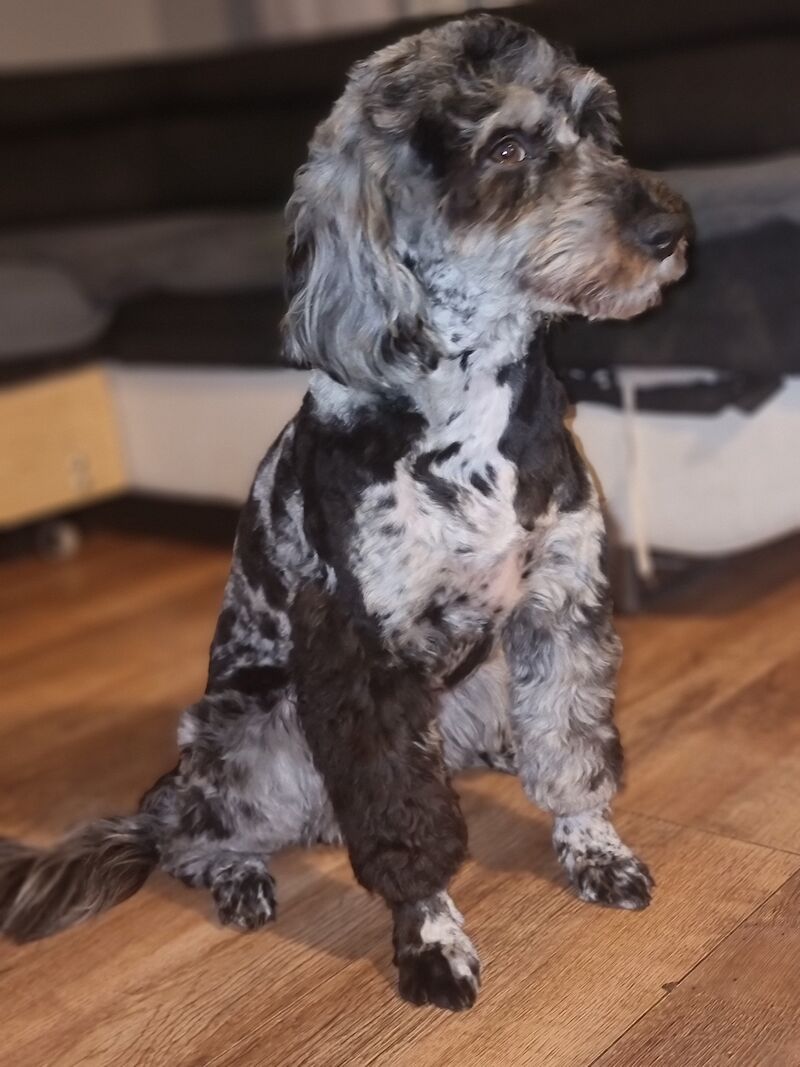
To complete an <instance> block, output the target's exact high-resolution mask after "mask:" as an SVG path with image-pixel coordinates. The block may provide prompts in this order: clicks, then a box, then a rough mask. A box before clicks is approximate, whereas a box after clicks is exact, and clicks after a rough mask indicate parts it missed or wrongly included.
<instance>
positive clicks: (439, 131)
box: [285, 15, 689, 382]
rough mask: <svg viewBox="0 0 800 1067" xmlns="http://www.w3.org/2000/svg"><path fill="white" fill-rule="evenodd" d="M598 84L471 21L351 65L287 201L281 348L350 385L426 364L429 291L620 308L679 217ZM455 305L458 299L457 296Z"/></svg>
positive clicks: (636, 305) (531, 36) (656, 266)
mask: <svg viewBox="0 0 800 1067" xmlns="http://www.w3.org/2000/svg"><path fill="white" fill-rule="evenodd" d="M617 124H618V113H617V104H616V97H615V94H614V91H613V89H612V88H611V86H610V85H609V84H608V83H607V82H606V81H605V80H604V79H603V78H602V77H601V76H600V75H598V74H597V73H596V72H595V71H592V70H590V69H588V68H586V67H582V66H580V65H578V64H577V63H576V62H575V61H574V60H573V59H572V58H571V57H570V56H568V55H566V54H565V53H564V52H562V51H559V50H557V49H555V48H554V47H553V46H551V45H550V44H549V43H548V42H546V41H545V40H543V39H542V38H541V37H539V36H538V35H537V34H536V33H534V32H533V31H531V30H529V29H526V28H524V27H522V26H518V25H516V24H515V23H512V22H509V21H507V20H505V19H499V18H495V17H492V16H489V15H482V16H478V17H474V18H466V19H462V20H459V21H457V22H450V23H447V24H446V25H444V26H441V27H439V28H437V29H434V30H428V31H426V32H424V33H422V34H419V35H418V36H415V37H409V38H407V39H405V40H402V41H400V42H399V43H398V44H396V45H393V46H392V47H390V48H386V49H384V50H382V51H380V52H378V53H376V54H375V55H374V56H372V57H371V58H370V59H368V60H366V61H365V62H363V63H359V64H357V65H356V67H355V68H354V69H353V71H352V72H351V76H350V80H349V82H348V85H347V88H346V90H345V92H344V94H343V96H342V97H341V99H340V100H339V102H338V103H337V105H336V106H335V108H334V110H333V112H332V114H331V116H330V118H329V119H328V120H327V121H326V122H324V123H322V124H321V125H320V127H319V128H318V129H317V131H316V133H315V135H314V138H313V140H312V142H311V146H310V155H309V161H308V163H307V164H306V165H305V166H304V167H302V168H301V169H300V171H299V172H298V174H297V178H296V185H295V192H294V194H293V196H292V198H291V200H290V202H289V207H288V210H287V218H288V222H289V228H290V233H289V255H288V263H287V284H288V293H289V298H290V306H289V311H288V314H287V317H286V322H285V338H286V349H287V353H288V355H289V357H290V359H292V360H294V361H295V362H299V363H302V364H305V365H308V366H318V367H323V368H324V369H326V370H328V371H329V372H330V373H331V374H333V375H334V376H335V377H338V378H340V379H342V380H346V381H350V382H369V381H375V380H395V381H397V380H400V379H403V378H407V377H408V376H409V375H412V374H419V373H424V372H425V370H426V369H430V367H431V366H433V365H435V363H436V361H437V359H438V358H439V357H440V356H441V355H442V352H441V342H442V339H441V336H437V327H436V325H435V323H434V321H433V319H432V317H431V302H432V300H434V299H436V298H437V297H438V298H440V299H441V298H442V292H443V291H444V292H445V295H446V294H447V291H448V287H449V289H450V295H451V296H454V295H455V290H459V291H460V292H461V294H462V296H463V300H464V313H465V314H467V315H468V314H469V313H470V311H471V310H472V311H474V310H475V309H474V308H472V309H471V308H470V307H469V306H467V305H468V303H469V300H472V299H475V300H479V298H480V297H481V296H482V297H483V299H484V302H485V301H487V300H488V301H489V303H492V302H495V303H496V305H497V314H498V315H502V314H505V313H507V308H506V305H508V304H509V302H515V303H516V306H520V305H521V304H524V305H525V306H527V307H529V308H530V310H531V313H532V314H535V313H537V312H538V313H543V314H547V313H577V314H581V315H584V316H587V317H589V318H629V317H631V316H633V315H637V314H639V313H640V312H642V311H644V310H645V309H647V308H649V307H651V306H652V305H654V304H656V303H657V302H658V301H659V298H660V292H661V289H662V287H663V286H664V285H666V284H668V283H670V282H673V281H675V280H676V279H677V278H679V277H680V276H681V275H682V274H683V272H684V270H685V265H686V260H685V257H686V243H687V233H688V227H689V219H688V213H687V210H686V206H685V204H684V203H683V201H682V200H681V199H680V198H679V197H678V196H677V195H675V194H674V193H672V192H671V191H670V190H669V189H668V188H667V187H666V186H665V185H664V184H663V182H661V181H660V180H659V179H657V178H656V177H655V176H653V175H649V174H647V173H645V172H642V171H638V170H635V169H634V168H633V167H631V165H630V164H629V163H628V162H627V161H626V160H625V159H624V158H623V157H622V156H621V155H620V153H619V151H618V140H617ZM456 302H457V301H456Z"/></svg>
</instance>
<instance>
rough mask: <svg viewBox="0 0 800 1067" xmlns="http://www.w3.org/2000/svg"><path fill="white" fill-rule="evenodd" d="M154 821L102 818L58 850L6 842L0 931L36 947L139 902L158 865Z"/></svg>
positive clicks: (1, 845) (0, 844)
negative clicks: (126, 902)
mask: <svg viewBox="0 0 800 1067" xmlns="http://www.w3.org/2000/svg"><path fill="white" fill-rule="evenodd" d="M157 826H158V824H157V821H156V820H155V819H154V817H153V816H152V815H150V814H147V813H144V812H140V813H139V814H138V815H126V816H118V817H116V818H110V819H99V820H97V822H92V823H89V824H88V825H87V826H83V827H80V828H79V829H77V830H75V831H73V832H72V833H71V834H69V835H68V836H67V837H65V838H63V839H62V840H61V841H59V842H58V843H57V844H55V845H54V846H52V847H51V848H45V849H37V848H31V847H29V846H27V845H22V844H17V843H16V842H14V841H8V840H6V839H0V931H2V933H4V934H6V935H7V936H8V937H11V938H13V940H15V941H33V940H35V939H36V938H39V937H47V936H48V934H55V933H57V932H58V931H59V930H64V929H65V928H66V927H68V926H72V925H74V924H75V923H79V922H83V920H84V919H88V918H89V917H90V916H92V915H97V913H98V912H101V911H104V910H105V909H106V908H110V907H112V906H113V905H114V904H119V903H120V902H121V901H123V900H125V899H127V897H130V896H132V895H133V894H134V893H135V892H136V890H137V889H139V888H140V887H141V886H142V885H143V884H144V882H145V880H146V878H147V876H148V875H149V874H150V872H151V871H152V870H153V868H154V867H155V866H156V863H157V862H158V843H157V842H158V837H157Z"/></svg>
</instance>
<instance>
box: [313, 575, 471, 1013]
mask: <svg viewBox="0 0 800 1067" xmlns="http://www.w3.org/2000/svg"><path fill="white" fill-rule="evenodd" d="M293 645H294V653H293V673H294V675H295V679H296V685H297V693H298V715H299V719H300V722H301V724H302V727H303V730H304V732H305V735H306V738H307V740H308V744H309V747H310V749H311V753H312V755H313V758H314V762H315V764H316V766H317V768H318V770H319V771H320V773H321V775H322V777H323V780H324V782H325V785H326V787H327V790H328V793H329V795H330V799H331V803H332V805H333V809H334V812H335V814H336V817H337V819H338V821H339V825H340V828H341V831H342V834H343V837H344V840H345V842H346V844H347V847H348V850H349V853H350V860H351V862H352V865H353V870H354V872H355V875H356V878H357V879H358V881H359V882H360V883H361V885H363V886H364V887H365V888H366V889H368V890H369V891H370V892H373V893H379V894H380V895H381V896H382V897H383V898H384V900H385V901H386V903H387V904H388V906H389V907H390V909H391V910H392V914H393V917H394V949H395V963H396V964H397V968H398V972H399V985H400V992H401V994H402V996H403V997H405V998H406V999H407V1000H409V1001H411V1002H412V1003H415V1004H426V1003H430V1004H436V1005H438V1006H439V1007H443V1008H450V1009H453V1010H458V1009H461V1008H465V1007H469V1006H470V1005H471V1004H472V1003H473V1002H474V1000H475V997H476V995H477V990H478V985H479V964H478V957H477V955H476V953H475V950H474V948H473V946H472V943H471V942H470V940H469V938H468V937H467V936H466V934H464V932H463V930H462V921H463V920H462V918H461V916H460V914H459V913H458V911H457V910H456V908H455V906H454V905H453V903H452V901H451V900H450V897H449V896H448V893H447V886H448V884H449V882H450V879H451V878H452V876H453V875H454V874H455V872H456V870H457V869H458V867H459V865H460V864H461V862H462V860H463V858H464V855H465V852H466V838H467V833H466V826H465V823H464V819H463V816H462V814H461V810H460V808H459V804H458V797H457V796H456V794H455V792H454V791H453V789H452V787H451V786H450V782H449V780H448V777H447V772H446V769H445V766H444V762H443V758H442V752H441V740H440V738H439V734H438V730H437V725H436V715H437V701H436V697H435V695H434V693H433V690H432V688H431V686H430V684H429V683H428V681H427V680H426V678H425V676H424V674H423V673H422V672H420V671H419V670H416V669H414V668H411V667H408V666H404V665H398V664H397V663H396V662H394V663H393V662H391V661H390V659H389V657H388V656H386V654H385V653H384V651H383V650H382V649H381V647H380V645H379V643H378V642H377V639H376V638H375V637H374V636H373V635H371V634H370V633H369V632H363V631H362V630H360V629H359V628H358V627H357V626H355V625H354V624H353V622H352V621H351V619H350V618H349V617H348V613H347V612H346V611H345V610H343V609H342V607H341V605H340V604H339V603H338V602H337V600H336V597H335V594H330V593H328V592H327V591H325V590H323V589H321V588H320V587H308V588H306V589H305V590H303V591H302V592H301V593H300V594H299V595H298V597H297V601H296V603H295V606H294V610H293Z"/></svg>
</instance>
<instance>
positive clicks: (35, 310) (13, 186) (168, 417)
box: [0, 0, 800, 607]
mask: <svg viewBox="0 0 800 1067" xmlns="http://www.w3.org/2000/svg"><path fill="white" fill-rule="evenodd" d="M477 6H478V5H473V4H469V3H463V2H462V3H459V2H458V0H70V2H69V3H53V2H52V0H0V25H2V34H0V148H1V150H2V156H1V158H2V160H3V168H2V178H1V179H0V530H2V536H0V544H2V547H3V550H4V551H6V552H8V551H18V550H20V548H21V549H22V550H28V549H29V548H30V547H31V546H35V545H38V546H39V548H40V550H41V551H44V552H46V553H48V552H49V553H55V554H68V553H70V552H74V551H77V550H78V548H79V543H80V535H81V531H82V530H85V529H87V528H91V527H92V525H93V524H96V523H98V522H101V523H108V522H121V521H124V522H126V523H128V524H130V523H133V524H134V525H136V524H139V525H140V526H141V527H145V526H146V527H147V528H150V529H152V528H155V529H156V530H159V529H163V530H165V531H166V530H167V529H173V528H174V527H175V525H176V524H177V525H178V526H179V527H182V528H183V529H184V530H185V529H187V528H188V529H190V530H191V532H192V533H193V535H195V536H202V535H207V534H210V533H211V532H212V531H216V532H218V533H220V535H221V536H222V538H223V540H224V539H226V538H227V539H229V538H230V534H231V531H232V529H233V520H234V514H235V507H236V506H237V505H239V504H240V503H241V501H242V500H243V498H244V496H245V494H246V492H247V489H248V486H249V482H250V479H251V477H252V474H253V471H254V469H255V466H256V464H257V461H258V459H259V457H260V456H261V455H262V454H263V452H264V450H265V448H266V446H267V445H268V444H269V442H270V440H271V439H272V437H273V436H274V435H275V434H276V432H277V431H278V430H279V429H280V427H281V426H282V425H283V424H284V422H285V421H286V420H287V418H289V417H290V416H291V414H292V413H293V411H294V410H295V408H296V407H297V405H298V402H299V399H300V397H301V395H302V392H303V389H304V382H305V378H304V376H303V374H301V373H300V372H296V371H291V370H287V369H283V368H282V367H281V366H280V362H279V352H278V322H279V320H280V317H281V314H282V311H283V297H282V273H283V244H284V234H283V222H282V210H283V205H284V203H285V200H286V198H287V195H288V193H289V191H290V189H291V183H292V174H293V172H294V170H295V168H296V167H297V166H298V165H299V164H300V163H301V162H302V160H303V158H304V154H305V150H306V143H307V140H308V138H309V135H310V133H311V131H312V129H313V127H314V125H315V123H316V122H317V121H319V119H320V118H322V117H323V116H324V115H325V113H326V112H327V111H328V109H329V107H330V105H331V103H332V101H333V100H334V99H335V98H336V96H337V95H338V94H339V92H340V90H341V88H342V85H343V82H344V77H345V72H346V70H347V68H348V66H349V65H350V64H351V63H352V62H353V61H354V60H356V59H357V58H359V57H361V56H364V55H366V54H368V53H369V52H371V51H372V50H373V49H375V48H376V47H379V46H381V45H383V44H385V43H387V42H389V41H391V40H392V39H394V38H396V37H397V36H398V35H399V34H401V33H405V32H411V31H414V30H416V29H419V28H420V27H421V26H422V25H423V24H425V23H426V22H427V21H430V20H432V19H436V18H441V17H445V16H449V15H452V14H456V13H459V12H461V11H464V10H465V9H471V8H474V7H477ZM483 6H487V5H483ZM494 7H495V9H496V10H501V11H503V12H504V13H507V14H508V15H509V16H511V17H512V18H515V19H518V20H520V21H522V22H526V23H529V24H531V25H533V26H535V27H536V28H538V29H539V30H541V32H543V33H544V34H545V35H547V36H549V37H551V38H553V39H555V40H557V41H561V42H564V43H566V44H568V45H570V46H572V47H573V48H574V49H575V50H576V52H577V54H578V56H579V57H580V58H581V59H583V60H585V61H586V62H587V63H589V64H592V65H594V66H596V67H597V68H598V69H599V70H601V71H602V72H603V73H604V74H606V75H607V76H608V77H609V79H610V80H611V81H612V82H613V84H614V85H615V86H616V87H617V89H618V91H619V96H620V101H621V106H622V114H623V119H624V126H623V135H624V148H625V150H626V152H627V154H628V155H629V156H630V157H631V159H632V160H633V161H634V162H635V163H637V164H638V165H640V166H645V167H652V168H658V169H660V170H663V171H664V172H665V173H666V175H667V177H668V179H669V181H670V182H671V183H672V184H673V185H674V186H675V187H676V188H678V189H679V190H680V191H681V192H683V193H684V195H685V196H686V197H687V198H688V200H689V202H690V204H691V205H692V208H693V211H694V216H695V222H696V228H697V240H696V245H695V248H694V252H693V257H692V269H691V272H690V276H689V277H688V278H687V279H686V281H685V282H683V283H682V284H681V285H680V286H678V287H677V288H676V289H675V291H674V292H671V293H670V294H669V297H668V299H667V303H666V307H665V308H664V309H663V310H661V311H659V312H658V313H657V314H654V315H650V316H645V317H644V318H643V319H641V320H639V321H637V322H634V323H628V324H624V325H600V326H592V327H588V326H586V325H582V324H579V323H573V324H567V325H566V327H564V328H562V329H559V330H558V332H557V333H556V335H555V337H554V345H553V347H554V359H555V361H556V364H557V367H558V369H559V371H560V373H561V375H562V377H563V379H564V380H565V382H566V384H567V386H568V389H569V391H570V393H571V395H572V398H573V400H574V401H575V402H576V404H577V416H576V429H577V432H578V434H579V436H580V437H581V439H582V441H583V444H584V447H585V450H586V452H587V453H588V455H589V457H590V458H591V461H592V463H593V464H594V466H595V468H596V471H597V474H598V476H599V478H600V480H601V482H602V484H603V488H604V491H605V494H606V496H607V498H608V509H609V517H610V521H611V524H612V527H613V530H614V535H615V544H616V548H617V551H616V553H615V560H616V563H615V573H616V581H617V586H618V599H619V600H620V602H622V603H624V604H626V605H627V606H629V607H635V606H636V603H637V596H638V593H639V588H640V579H641V578H645V579H649V578H651V577H652V575H653V573H654V571H655V570H656V569H657V568H658V567H659V566H662V567H663V566H664V565H670V566H672V563H671V562H670V561H678V560H682V559H690V558H710V557H716V556H719V555H721V554H729V553H732V552H737V551H740V550H744V549H747V548H750V547H752V546H754V545H758V544H763V543H767V542H771V541H774V540H775V539H778V538H781V537H783V536H785V535H787V534H790V533H791V532H792V531H794V530H795V529H797V527H798V524H799V523H800V479H798V478H797V477H796V475H795V473H794V472H793V470H792V463H793V458H794V456H795V455H796V454H797V452H798V449H800V378H798V374H800V312H798V308H799V307H800V106H798V100H800V37H799V36H798V29H799V28H800V2H799V0H759V2H758V3H755V2H742V0H671V2H670V3H668V4H667V3H660V2H651V3H642V2H641V0H604V2H603V3H599V2H597V0H535V2H532V3H527V4H522V5H517V6H514V7H501V5H494ZM98 502H103V506H102V507H100V508H98V507H97V504H98ZM109 502H112V503H109Z"/></svg>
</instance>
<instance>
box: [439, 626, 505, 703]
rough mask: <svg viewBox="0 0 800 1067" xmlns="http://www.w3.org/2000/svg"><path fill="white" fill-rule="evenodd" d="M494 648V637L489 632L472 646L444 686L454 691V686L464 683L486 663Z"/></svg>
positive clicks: (448, 676)
mask: <svg viewBox="0 0 800 1067" xmlns="http://www.w3.org/2000/svg"><path fill="white" fill-rule="evenodd" d="M493 647H494V635H493V634H492V633H491V631H488V630H487V632H486V633H485V634H484V635H483V636H482V637H481V638H480V639H479V640H478V641H476V642H475V644H474V645H473V646H472V648H471V649H470V651H469V652H468V653H467V655H466V656H465V657H464V659H463V660H462V661H461V663H459V665H458V666H457V667H456V668H455V670H453V671H451V672H450V674H448V675H447V677H446V678H445V680H444V684H445V685H446V686H447V688H448V689H452V687H453V686H454V685H458V683H459V682H463V681H464V679H465V678H468V677H469V675H470V674H472V672H473V671H475V670H477V668H478V667H480V665H481V664H482V663H484V662H485V661H486V658H487V657H488V655H489V653H490V652H491V651H492V648H493Z"/></svg>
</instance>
